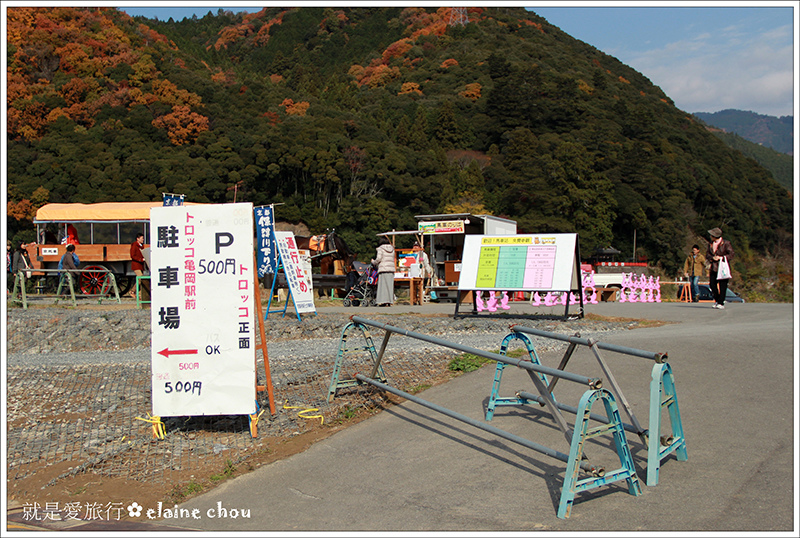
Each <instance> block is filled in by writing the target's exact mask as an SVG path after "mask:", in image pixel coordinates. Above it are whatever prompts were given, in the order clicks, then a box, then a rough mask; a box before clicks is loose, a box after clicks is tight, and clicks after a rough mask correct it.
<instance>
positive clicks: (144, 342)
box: [7, 307, 636, 493]
mask: <svg viewBox="0 0 800 538" xmlns="http://www.w3.org/2000/svg"><path fill="white" fill-rule="evenodd" d="M364 317H366V318H367V319H370V320H372V321H375V322H378V323H387V324H391V325H394V326H397V327H400V328H402V329H406V330H410V331H414V332H418V333H422V334H426V335H430V336H434V337H436V338H440V339H444V340H448V341H450V342H454V343H457V344H460V345H464V346H470V347H474V348H477V349H482V350H487V351H496V350H497V349H498V348H499V346H500V343H501V341H502V339H503V337H504V336H505V335H506V334H508V321H504V320H497V319H469V318H466V319H464V318H462V319H453V318H452V317H450V316H442V315H433V316H425V315H419V314H408V315H390V316H387V315H380V314H377V312H375V313H373V312H369V314H368V315H364ZM348 321H349V319H348V316H345V315H342V314H326V313H319V314H318V315H316V316H313V317H309V318H305V319H303V321H298V320H297V319H296V318H292V317H286V318H280V317H276V318H274V319H269V320H267V322H266V323H265V330H266V335H267V339H268V342H267V350H268V354H269V365H270V371H271V377H272V384H273V387H274V393H275V401H276V404H277V405H276V407H277V410H278V412H276V414H275V415H274V416H270V415H269V413H267V414H266V415H264V416H263V417H262V419H261V420H260V421H259V423H258V436H257V438H253V437H252V436H251V435H250V426H249V422H248V417H244V416H236V417H223V416H211V417H188V418H187V417H169V418H165V419H164V423H165V426H166V431H167V435H166V439H164V440H161V441H155V440H154V439H153V436H152V432H151V427H150V425H149V424H148V423H146V422H144V421H143V420H141V419H143V418H146V417H147V415H148V413H149V411H150V410H151V404H150V311H149V310H137V309H130V308H127V309H119V308H114V307H108V308H84V309H73V308H63V307H48V308H35V309H28V310H23V309H20V308H12V309H9V311H8V316H7V352H8V354H7V358H8V361H7V375H8V385H7V389H8V392H7V403H8V414H7V423H8V472H9V482H10V483H12V484H13V483H14V481H15V480H23V479H25V478H26V477H30V476H31V475H32V474H35V473H37V472H42V470H43V469H47V468H52V469H51V473H53V477H52V479H51V480H50V482H49V483H48V485H54V484H57V483H58V482H59V480H62V479H64V478H66V477H70V476H74V475H76V474H78V473H84V472H87V471H91V472H93V473H96V474H100V475H104V476H109V477H117V478H124V479H126V480H137V481H143V482H145V483H151V482H153V481H157V482H160V483H163V482H165V481H166V482H169V481H174V480H178V479H179V476H181V475H180V473H185V472H191V471H192V470H193V469H194V468H195V467H196V466H198V465H200V464H202V460H204V459H205V460H206V461H207V460H208V458H211V457H214V456H220V457H225V458H229V459H231V460H232V461H234V462H235V463H239V462H242V461H245V460H247V458H248V457H250V455H252V454H253V453H255V452H256V451H258V450H259V449H262V448H264V447H265V446H266V444H267V443H268V440H269V439H273V440H274V439H275V438H281V437H286V436H292V435H297V434H298V433H302V432H304V431H307V430H308V429H309V428H310V427H312V426H313V425H315V424H316V419H313V420H310V419H309V418H306V417H301V416H299V415H298V413H299V412H301V411H302V409H315V410H316V411H315V412H316V413H319V414H321V415H322V417H324V418H323V420H324V421H325V423H328V422H330V421H331V420H336V419H337V417H340V416H342V413H343V412H346V411H347V410H348V408H349V409H359V408H365V407H366V408H373V407H376V405H377V403H376V401H375V398H376V397H377V396H376V395H375V392H374V391H373V390H371V388H369V387H356V388H350V389H340V391H339V392H337V395H336V398H335V399H334V401H333V402H331V403H328V401H327V392H328V386H329V383H330V379H331V375H332V372H333V366H334V362H335V359H336V355H337V351H338V349H339V345H340V338H341V335H342V330H343V329H344V327H345V326H346V325H347V323H348ZM532 326H535V327H536V328H539V329H542V330H546V331H551V332H560V333H564V334H574V333H575V332H580V333H581V336H584V337H589V336H596V335H600V334H603V333H608V332H609V331H618V330H626V329H629V328H632V327H635V326H636V323H635V322H620V321H596V320H577V321H569V322H560V321H540V322H539V321H537V322H536V323H535V324H533V325H532ZM368 332H369V333H370V335H371V336H372V338H373V341H374V344H375V347H376V350H377V349H379V348H380V344H381V341H382V340H383V335H384V331H383V330H382V329H376V328H372V327H370V328H369V329H368ZM599 339H602V336H600V337H599ZM533 341H534V344H535V346H536V348H537V350H538V351H539V352H543V351H548V350H552V349H558V348H563V347H564V346H565V344H563V343H560V342H557V341H553V340H542V339H538V338H533ZM459 354H461V352H460V351H455V350H452V349H448V348H444V347H441V346H438V345H435V344H431V343H428V342H424V341H420V340H417V339H414V338H409V337H404V336H400V335H393V337H392V338H390V341H389V345H388V347H387V349H386V353H385V355H384V360H383V363H382V366H383V369H384V373H385V374H386V377H387V378H388V383H389V384H391V385H393V386H396V387H398V388H400V389H402V390H407V391H413V390H415V389H416V388H419V387H424V386H426V385H431V384H435V383H437V382H441V381H442V380H443V379H446V378H447V376H448V368H447V366H448V364H449V362H450V361H451V360H452V358H453V357H454V356H456V355H459ZM258 356H259V357H260V352H259V353H258ZM348 360H351V361H352V362H351V363H349V364H348V366H349V368H348V371H349V372H351V371H353V370H355V371H362V372H363V371H364V370H370V369H371V361H370V360H369V356H368V355H366V354H364V355H363V356H356V357H354V358H351V359H348ZM258 372H259V384H265V382H266V379H265V375H264V372H265V370H264V368H263V361H262V359H260V358H259V366H258ZM367 373H368V372H367ZM259 404H260V405H261V407H262V408H267V407H268V402H267V397H266V394H265V393H259ZM284 406H285V407H284ZM307 414H308V413H307ZM317 416H319V415H317ZM67 465H69V466H68V467H66V466H67ZM62 467H63V470H62ZM53 469H55V470H58V471H60V472H54V471H53ZM17 493H22V492H20V491H17Z"/></svg>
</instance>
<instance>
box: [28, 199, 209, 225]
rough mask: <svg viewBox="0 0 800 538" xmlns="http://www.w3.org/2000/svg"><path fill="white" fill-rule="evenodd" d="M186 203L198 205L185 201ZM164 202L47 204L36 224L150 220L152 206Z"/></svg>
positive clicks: (37, 212) (39, 210)
mask: <svg viewBox="0 0 800 538" xmlns="http://www.w3.org/2000/svg"><path fill="white" fill-rule="evenodd" d="M184 203H185V205H196V204H193V203H191V202H184ZM163 205H164V204H163V202H101V203H98V204H45V205H43V206H42V207H40V208H39V209H38V210H37V211H36V218H34V219H33V222H34V223H35V224H39V223H45V222H116V221H149V220H150V208H151V207H162V206H163Z"/></svg>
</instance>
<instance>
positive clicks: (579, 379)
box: [350, 316, 603, 389]
mask: <svg viewBox="0 0 800 538" xmlns="http://www.w3.org/2000/svg"><path fill="white" fill-rule="evenodd" d="M350 319H351V320H352V321H353V322H355V323H361V324H363V325H369V326H371V327H375V328H378V329H383V330H385V331H388V332H393V333H397V334H402V335H403V336H408V337H410V338H416V339H417V340H423V341H425V342H430V343H432V344H437V345H440V346H444V347H449V348H451V349H456V350H458V351H463V352H464V353H471V354H473V355H477V356H479V357H485V358H487V359H490V360H493V361H498V362H502V363H505V364H510V365H512V366H517V367H519V368H523V369H525V370H530V371H533V372H539V373H542V374H548V375H551V376H554V377H559V378H561V379H566V380H568V381H572V382H575V383H579V384H581V385H588V386H589V387H590V388H592V389H599V388H601V387H602V386H603V381H602V379H600V378H591V377H587V376H582V375H578V374H573V373H571V372H565V371H563V370H558V369H556V368H550V367H547V366H541V365H539V364H533V363H531V362H530V361H525V360H520V359H514V358H512V357H506V356H505V355H500V354H499V353H492V352H491V351H483V350H482V349H477V348H474V347H469V346H465V345H462V344H457V343H455V342H449V341H447V340H442V339H440V338H436V337H433V336H428V335H426V334H421V333H417V332H414V331H409V330H406V329H401V328H400V327H394V326H392V325H388V324H386V323H379V322H376V321H371V320H368V319H364V318H362V317H359V316H351V317H350Z"/></svg>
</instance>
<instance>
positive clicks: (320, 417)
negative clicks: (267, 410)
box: [283, 402, 325, 425]
mask: <svg viewBox="0 0 800 538" xmlns="http://www.w3.org/2000/svg"><path fill="white" fill-rule="evenodd" d="M302 407H303V406H301V405H286V402H284V403H283V408H284V409H301V408H302ZM314 411H319V407H309V408H306V409H303V410H302V411H300V412H299V413H297V416H298V417H301V418H318V419H319V423H320V425H322V424H324V423H325V417H323V416H322V415H305V414H304V413H313V412H314Z"/></svg>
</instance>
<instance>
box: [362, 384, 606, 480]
mask: <svg viewBox="0 0 800 538" xmlns="http://www.w3.org/2000/svg"><path fill="white" fill-rule="evenodd" d="M356 379H358V380H359V381H361V382H363V383H369V384H370V385H374V386H376V387H378V388H379V389H381V390H385V391H386V392H391V393H392V394H396V395H397V396H401V397H403V398H405V399H406V400H409V401H412V402H414V403H416V404H419V405H421V406H423V407H427V408H428V409H433V410H434V411H436V412H438V413H442V414H443V415H447V416H448V417H450V418H454V419H456V420H459V421H461V422H464V423H466V424H469V425H470V426H475V427H476V428H479V429H481V430H484V431H487V432H489V433H491V434H494V435H497V436H499V437H502V438H503V439H508V440H509V441H512V442H514V443H517V444H519V445H522V446H524V447H527V448H530V449H533V450H535V451H537V452H540V453H542V454H545V455H547V456H551V457H553V458H556V459H558V460H561V461H563V462H569V455H568V454H564V453H563V452H559V451H558V450H553V449H552V448H548V447H546V446H544V445H540V444H538V443H534V442H533V441H529V440H528V439H524V438H522V437H519V436H518V435H514V434H513V433H509V432H507V431H505V430H501V429H499V428H495V427H494V426H490V425H489V424H485V423H483V422H480V421H477V420H475V419H473V418H470V417H468V416H465V415H462V414H460V413H456V412H455V411H451V410H450V409H447V408H446V407H442V406H440V405H436V404H435V403H433V402H429V401H427V400H423V399H422V398H418V397H417V396H414V395H413V394H409V393H407V392H403V391H402V390H399V389H396V388H394V387H391V386H389V385H386V384H385V383H381V382H380V381H376V380H374V379H371V378H369V377H367V376H365V375H362V374H356ZM579 465H580V468H581V469H583V470H584V471H586V472H587V473H590V474H592V475H593V476H603V475H604V474H605V469H604V468H602V467H595V466H594V465H592V464H590V463H588V462H587V461H586V460H582V461H580V462H579Z"/></svg>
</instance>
